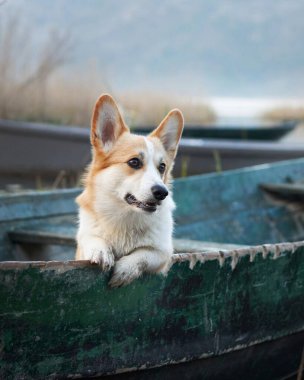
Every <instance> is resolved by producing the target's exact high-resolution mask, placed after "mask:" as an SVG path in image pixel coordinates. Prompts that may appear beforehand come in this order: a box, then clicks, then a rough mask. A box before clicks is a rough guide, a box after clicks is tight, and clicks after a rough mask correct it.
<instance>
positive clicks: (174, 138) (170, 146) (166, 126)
mask: <svg viewBox="0 0 304 380" xmlns="http://www.w3.org/2000/svg"><path fill="white" fill-rule="evenodd" d="M183 128H184V118H183V114H182V113H181V111H180V110H178V109H174V110H172V111H170V112H169V113H168V115H167V116H166V117H165V118H164V120H163V121H162V122H161V123H160V125H159V126H158V127H157V128H156V129H155V130H154V131H153V132H152V133H151V134H150V136H151V137H157V138H159V139H160V141H161V142H162V144H163V146H164V148H165V149H166V151H167V153H168V154H169V156H170V157H171V158H172V159H174V157H175V155H176V152H177V146H178V143H179V140H180V138H181V135H182V132H183Z"/></svg>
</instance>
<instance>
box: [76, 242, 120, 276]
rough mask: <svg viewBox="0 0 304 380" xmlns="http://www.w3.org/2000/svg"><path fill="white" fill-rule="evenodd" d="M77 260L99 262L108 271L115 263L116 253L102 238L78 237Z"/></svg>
mask: <svg viewBox="0 0 304 380" xmlns="http://www.w3.org/2000/svg"><path fill="white" fill-rule="evenodd" d="M76 259H77V260H81V259H82V260H90V261H91V263H94V264H98V265H100V266H101V268H102V270H104V271H108V270H110V269H111V268H112V267H113V265H114V255H113V252H112V249H111V247H109V245H108V244H107V243H106V242H105V241H104V240H103V239H101V238H99V237H95V236H86V237H85V238H84V237H82V238H78V247H77V255H76Z"/></svg>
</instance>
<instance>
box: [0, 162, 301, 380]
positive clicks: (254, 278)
mask: <svg viewBox="0 0 304 380" xmlns="http://www.w3.org/2000/svg"><path fill="white" fill-rule="evenodd" d="M303 178H304V159H298V160H293V161H289V162H282V163H277V164H272V165H263V166H256V167H252V168H247V169H241V170H235V171H231V172H224V173H222V174H208V175H203V176H196V177H188V178H184V179H179V180H176V181H175V183H174V197H175V200H176V203H177V210H176V233H175V238H176V240H175V248H176V254H175V255H174V257H173V266H172V269H171V270H170V271H169V274H168V276H167V277H161V276H157V275H154V276H152V275H151V276H148V275H147V276H144V277H143V278H141V279H139V280H137V281H135V282H133V283H132V284H131V285H129V286H127V287H124V288H119V289H110V288H109V287H108V285H107V284H108V280H109V274H103V273H102V272H101V271H100V269H99V268H98V267H97V266H95V265H91V264H90V263H89V262H87V261H78V262H76V261H73V255H74V246H75V242H74V235H75V230H76V205H75V203H74V198H75V196H76V195H77V194H78V193H79V190H74V189H72V190H71V189H70V190H61V191H50V192H28V193H24V194H19V195H2V196H1V198H0V257H1V260H2V262H1V263H0V283H1V285H0V378H1V379H47V378H50V379H60V378H79V377H85V378H88V377H91V376H96V377H98V376H106V375H107V376H110V377H113V378H115V379H116V378H118V379H143V378H145V380H146V379H165V378H166V379H177V378H179V379H221V380H222V379H279V378H283V377H284V378H288V376H292V375H295V374H296V373H297V371H298V368H299V366H300V362H301V352H302V349H303V343H304V241H303V240H304V219H303V199H302V198H301V197H300V198H298V193H297V192H296V191H295V190H292V191H290V192H289V195H288V197H287V199H286V197H285V196H284V194H285V193H286V183H287V184H288V183H289V184H290V183H292V184H293V183H295V182H300V181H301V180H302V179H303ZM265 183H267V184H266V185H265ZM284 183H285V185H284V186H283V187H284V191H285V193H284V192H283V193H284V194H283V193H282V191H281V190H280V186H281V185H280V184H284ZM261 184H264V185H262V186H263V189H262V188H261ZM269 186H270V187H272V188H269ZM267 187H268V188H267ZM300 187H301V186H300ZM274 188H275V190H274ZM278 188H279V189H278ZM302 190H303V189H302ZM271 191H272V193H271ZM274 191H276V197H275V199H274V197H273V192H274ZM294 191H295V192H294ZM270 193H271V194H270ZM291 193H292V194H293V195H294V194H295V195H296V196H295V197H293V195H292V194H291ZM282 194H283V195H282ZM52 260H53V261H52Z"/></svg>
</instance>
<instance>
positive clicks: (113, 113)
mask: <svg viewBox="0 0 304 380" xmlns="http://www.w3.org/2000/svg"><path fill="white" fill-rule="evenodd" d="M124 132H130V131H129V128H128V127H127V126H126V124H125V122H124V121H123V118H122V116H121V114H120V112H119V110H118V107H117V104H116V103H115V100H114V99H113V98H112V97H111V96H110V95H108V94H104V95H101V96H100V97H99V99H98V100H97V102H96V104H95V108H94V111H93V116H92V125H91V144H92V145H93V146H94V148H96V149H98V150H100V149H101V150H102V151H103V152H105V153H108V152H109V151H110V150H111V149H112V147H113V146H114V144H115V142H116V141H117V139H118V138H119V137H120V136H121V135H122V134H123V133H124Z"/></svg>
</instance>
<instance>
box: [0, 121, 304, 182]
mask: <svg viewBox="0 0 304 380" xmlns="http://www.w3.org/2000/svg"><path fill="white" fill-rule="evenodd" d="M210 128H211V127H210ZM212 128H213V127H212ZM260 130H261V131H263V133H264V132H265V129H264V128H260ZM89 133H90V132H89V129H88V128H80V127H73V126H64V125H51V124H39V123H29V122H20V121H12V120H0V189H1V188H2V189H5V188H6V187H7V186H8V185H12V184H19V185H20V186H21V187H23V188H32V189H43V188H46V187H48V188H49V187H54V188H64V187H75V186H79V179H80V177H81V173H82V172H83V170H84V168H85V167H86V165H87V164H88V163H89V162H90V159H91V151H90V144H89ZM12 146H14V149H11V147H12ZM16 152H18V154H16ZM301 157H304V145H303V144H294V143H283V142H273V141H245V140H228V139H226V140H221V139H209V138H204V139H202V138H201V139H198V138H196V139H191V138H182V140H181V142H180V146H179V151H178V155H177V158H176V163H175V167H174V176H175V177H182V176H190V175H196V174H203V173H211V172H214V171H225V170H231V169H238V168H242V167H247V166H252V165H258V164H264V163H271V162H277V161H282V160H289V159H296V158H301ZM13 188H15V187H13Z"/></svg>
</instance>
